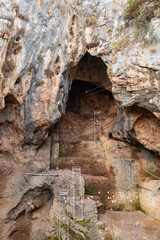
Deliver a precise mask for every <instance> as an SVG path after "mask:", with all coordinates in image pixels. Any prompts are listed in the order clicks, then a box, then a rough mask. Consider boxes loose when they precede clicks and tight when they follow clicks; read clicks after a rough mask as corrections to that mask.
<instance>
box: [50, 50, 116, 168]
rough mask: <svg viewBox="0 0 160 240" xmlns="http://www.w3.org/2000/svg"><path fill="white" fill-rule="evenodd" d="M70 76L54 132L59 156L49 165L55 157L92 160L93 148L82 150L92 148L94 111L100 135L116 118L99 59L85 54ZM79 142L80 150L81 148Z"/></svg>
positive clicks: (105, 71) (104, 72) (101, 62)
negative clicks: (98, 117)
mask: <svg viewBox="0 0 160 240" xmlns="http://www.w3.org/2000/svg"><path fill="white" fill-rule="evenodd" d="M69 75H70V79H71V87H70V92H69V97H68V102H67V106H66V113H65V114H64V115H63V117H62V118H61V119H60V121H59V122H58V123H57V125H56V127H55V129H54V133H55V136H56V140H58V142H59V146H58V147H57V149H59V153H58V154H57V155H56V156H55V155H54V157H52V158H51V159H53V160H52V162H54V158H58V157H84V156H85V157H90V158H94V153H93V152H94V149H93V147H92V148H91V149H90V151H88V152H86V151H84V148H88V144H90V145H91V146H93V145H94V144H93V141H94V140H95V131H94V123H95V122H94V121H95V119H94V112H95V111H98V112H100V120H101V124H100V125H101V126H100V127H101V132H102V134H103V133H104V132H106V131H109V129H110V127H111V119H110V117H114V115H115V116H116V104H115V101H114V98H113V95H112V92H111V87H112V85H111V82H110V79H109V77H108V75H107V67H106V65H105V64H104V62H103V61H102V59H101V58H99V57H95V56H91V55H90V54H89V53H86V54H85V56H84V57H82V59H81V60H80V61H79V63H78V64H77V65H76V66H75V67H73V68H71V69H70V71H69ZM96 121H99V120H98V119H97V120H96ZM107 121H109V123H107ZM57 136H58V137H57ZM98 137H99V136H97V139H98ZM54 140H55V139H54ZM91 141H92V142H91ZM82 142H83V147H82V146H80V143H82ZM52 152H54V150H53V151H52ZM97 157H99V158H100V154H97ZM51 164H52V163H51ZM62 165H63V166H62V167H63V168H65V167H66V165H65V164H62ZM54 167H55V166H54Z"/></svg>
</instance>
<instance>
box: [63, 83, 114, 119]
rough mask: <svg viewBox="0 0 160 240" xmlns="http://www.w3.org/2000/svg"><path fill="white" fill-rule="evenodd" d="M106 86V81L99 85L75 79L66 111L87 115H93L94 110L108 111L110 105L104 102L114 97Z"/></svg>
mask: <svg viewBox="0 0 160 240" xmlns="http://www.w3.org/2000/svg"><path fill="white" fill-rule="evenodd" d="M104 86H105V83H104V84H101V85H98V86H97V85H95V84H93V83H90V82H86V81H82V80H73V82H72V87H71V91H70V93H69V98H68V102H67V107H66V113H68V112H72V113H75V114H79V115H81V116H86V117H87V116H92V117H93V114H94V111H101V112H103V113H106V112H107V109H108V106H107V104H104V102H105V101H107V102H108V101H109V99H113V97H112V93H111V92H110V91H108V90H107V89H105V87H104Z"/></svg>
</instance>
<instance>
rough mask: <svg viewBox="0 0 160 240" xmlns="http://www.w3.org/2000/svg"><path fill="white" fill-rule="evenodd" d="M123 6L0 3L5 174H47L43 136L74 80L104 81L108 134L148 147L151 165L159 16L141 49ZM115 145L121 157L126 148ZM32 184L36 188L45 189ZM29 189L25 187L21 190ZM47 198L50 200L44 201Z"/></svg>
mask: <svg viewBox="0 0 160 240" xmlns="http://www.w3.org/2000/svg"><path fill="white" fill-rule="evenodd" d="M124 3H126V0H122V1H121V0H75V1H70V0H66V1H59V0H34V1H26V0H15V1H13V0H1V1H0V9H1V12H0V109H1V110H0V162H1V164H3V163H4V162H6V163H7V168H8V169H9V170H11V171H13V170H14V169H18V170H19V172H20V173H23V172H24V171H43V170H48V169H49V166H50V158H51V148H52V138H51V136H50V135H49V133H50V130H51V128H52V127H53V126H54V125H55V124H56V122H57V121H58V120H59V119H60V118H61V116H62V115H63V114H64V113H65V109H66V103H67V100H68V94H69V90H70V88H71V84H72V81H73V80H74V79H75V78H78V79H80V80H84V81H89V82H91V83H94V84H96V85H99V84H103V83H104V79H105V81H106V82H105V83H106V85H105V88H106V89H108V90H109V91H111V92H112V93H113V97H114V99H115V102H116V105H117V106H118V113H117V118H116V120H115V119H114V120H115V121H114V125H113V128H112V129H111V134H112V137H113V138H114V139H116V140H121V141H122V142H125V143H126V142H127V144H129V146H130V144H131V145H134V146H135V145H137V144H140V145H141V146H143V147H145V149H147V150H146V151H147V154H148V155H147V154H146V155H147V157H146V158H147V159H148V158H149V156H150V155H149V153H148V150H149V151H151V152H150V154H151V155H153V154H155V157H154V159H156V161H155V162H156V164H157V162H158V161H159V156H160V143H159V139H160V122H159V119H160V56H159V53H160V15H159V13H157V12H155V14H154V17H153V18H152V20H151V26H152V27H151V28H150V30H149V31H148V33H147V34H146V36H145V39H144V42H145V43H146V42H147V44H144V42H142V41H139V40H138V39H135V37H134V28H133V26H132V24H130V25H129V26H125V23H124V21H123V18H122V12H123V9H124V6H123V4H124ZM86 53H87V54H89V56H94V57H98V58H101V61H102V62H103V64H104V65H103V67H105V68H106V69H105V68H102V69H101V67H99V66H100V65H98V64H99V61H98V62H97V65H90V67H89V66H88V65H85V64H84V65H81V59H82V58H83V57H84V56H85V54H86ZM105 65H106V66H105ZM81 66H82V68H83V69H81ZM98 68H100V69H101V70H102V71H100V74H99V73H98ZM88 69H89V71H90V72H91V74H89V73H88V72H87V71H88ZM104 69H105V71H104ZM100 76H101V77H100ZM103 77H104V78H103ZM108 141H109V140H108ZM108 144H110V142H109V143H108ZM106 145H107V144H106ZM117 145H118V144H117ZM111 146H112V145H111ZM127 146H128V145H127ZM121 148H123V149H125V150H124V152H123V154H124V155H125V154H126V152H127V150H126V147H125V146H124V147H123V146H121ZM130 151H131V150H130ZM113 152H114V153H113V154H115V153H116V151H114V150H113ZM152 160H153V158H152ZM6 163H5V164H6ZM156 166H158V168H159V165H158V164H157V165H156ZM16 174H17V173H16ZM20 175H21V177H22V174H20ZM13 178H14V177H13ZM23 181H25V180H24V178H23V177H22V182H23ZM13 182H14V180H13ZM13 182H12V183H10V182H9V180H8V179H7V178H5V180H4V179H2V183H1V184H2V185H4V186H6V187H9V186H10V185H11V186H13V185H14V184H13ZM18 184H19V185H20V184H21V183H19V182H18V183H17V185H18ZM24 184H25V183H24ZM34 184H35V185H34V187H35V188H36V187H38V188H40V187H41V188H43V187H44V185H45V183H43V184H42V183H37V185H36V183H35V182H34ZM47 184H49V185H50V184H51V183H47ZM22 185H23V184H22ZM144 185H145V184H144ZM45 186H46V185H45ZM31 189H32V185H31V184H29V185H28V187H27V191H30V190H31ZM41 190H43V189H41ZM17 191H18V190H17V186H13V189H12V188H9V190H8V192H5V189H4V188H3V189H1V194H2V195H3V196H4V197H3V198H2V206H3V208H4V206H6V210H5V211H3V215H2V216H1V221H2V222H3V223H4V219H7V217H8V216H9V215H8V213H10V212H11V211H12V210H13V209H14V207H15V204H14V200H13V202H12V204H11V203H8V199H9V198H10V197H11V196H12V198H13V199H17V202H16V204H17V205H18V202H21V199H22V197H23V194H21V193H20V195H19V196H18V197H19V198H18V197H17V196H16V194H17ZM21 195H22V196H21ZM31 195H32V194H31ZM47 196H48V195H47ZM143 196H144V195H143ZM143 196H142V198H143ZM51 200H52V197H50V196H49V197H48V198H47V201H48V204H52V203H50V201H51ZM144 202H145V200H144ZM42 205H43V204H42ZM144 205H145V204H144ZM48 206H49V205H48ZM146 208H148V207H146ZM153 215H154V214H153ZM159 216H160V215H158V217H157V218H159ZM11 220H13V221H14V220H15V219H11ZM2 226H3V225H2ZM8 228H9V227H8ZM5 231H6V232H5V233H3V234H4V235H5V234H6V235H7V234H8V235H7V236H9V234H10V233H11V229H7V230H5ZM4 235H3V238H2V239H5V238H4ZM0 237H1V236H0ZM6 239H8V238H7V237H6Z"/></svg>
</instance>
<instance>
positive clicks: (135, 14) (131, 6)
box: [123, 0, 160, 38]
mask: <svg viewBox="0 0 160 240" xmlns="http://www.w3.org/2000/svg"><path fill="white" fill-rule="evenodd" d="M150 2H151V3H150ZM124 7H125V9H124V11H123V19H124V20H125V21H126V23H129V22H131V21H132V23H133V26H134V28H135V31H136V33H135V34H134V36H135V38H138V37H140V36H141V38H144V37H145V35H146V34H147V32H148V31H149V29H150V21H151V19H152V18H153V17H154V11H155V10H157V9H158V8H160V4H159V0H151V1H146V0H128V1H127V4H125V5H124Z"/></svg>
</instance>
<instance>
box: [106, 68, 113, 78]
mask: <svg viewBox="0 0 160 240" xmlns="http://www.w3.org/2000/svg"><path fill="white" fill-rule="evenodd" d="M107 74H108V76H109V77H110V78H111V77H112V75H113V72H112V66H110V65H109V66H108V67H107Z"/></svg>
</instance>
